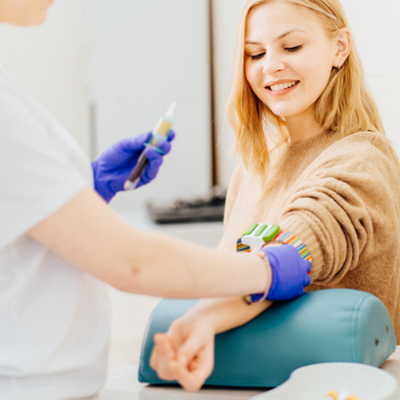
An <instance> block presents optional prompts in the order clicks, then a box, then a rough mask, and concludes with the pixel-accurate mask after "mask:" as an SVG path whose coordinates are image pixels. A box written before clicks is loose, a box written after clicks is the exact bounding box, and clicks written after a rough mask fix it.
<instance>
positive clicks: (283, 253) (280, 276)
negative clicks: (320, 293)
mask: <svg viewBox="0 0 400 400" xmlns="http://www.w3.org/2000/svg"><path fill="white" fill-rule="evenodd" d="M260 251H262V252H264V254H265V255H266V256H267V258H268V261H269V263H270V265H271V270H272V283H271V288H270V289H269V292H268V296H267V300H274V301H284V300H290V299H293V298H295V297H299V296H301V295H302V294H304V286H308V285H309V284H310V283H311V278H310V276H309V275H308V272H310V271H311V263H310V261H307V260H304V259H303V258H301V257H300V254H299V252H298V251H297V250H296V249H295V248H294V247H293V246H290V245H288V244H284V245H282V246H266V247H263V248H262V249H261V250H260ZM261 297H262V294H255V295H252V301H257V300H258V299H260V298H261Z"/></svg>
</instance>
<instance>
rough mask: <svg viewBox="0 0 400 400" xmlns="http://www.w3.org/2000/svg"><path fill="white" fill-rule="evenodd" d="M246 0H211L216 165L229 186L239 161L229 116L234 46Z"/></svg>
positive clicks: (224, 181)
mask: <svg viewBox="0 0 400 400" xmlns="http://www.w3.org/2000/svg"><path fill="white" fill-rule="evenodd" d="M243 3H244V0H212V7H213V65H214V96H215V99H214V101H215V114H216V115H215V123H216V138H217V168H218V180H219V184H221V185H223V186H225V187H227V186H228V184H229V181H230V178H231V175H232V172H233V170H234V168H235V165H236V159H235V157H234V155H233V153H232V151H231V147H232V143H233V138H234V135H233V130H232V128H231V127H230V125H229V123H228V121H227V119H226V108H227V100H228V96H229V91H230V86H231V73H232V66H233V56H234V46H235V41H236V28H237V23H238V18H239V12H240V9H241V7H242V5H243Z"/></svg>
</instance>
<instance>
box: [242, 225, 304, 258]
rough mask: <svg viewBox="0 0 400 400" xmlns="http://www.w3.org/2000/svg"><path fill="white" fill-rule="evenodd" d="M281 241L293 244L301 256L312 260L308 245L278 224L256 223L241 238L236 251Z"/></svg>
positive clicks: (247, 250) (249, 249) (248, 249)
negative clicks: (282, 229)
mask: <svg viewBox="0 0 400 400" xmlns="http://www.w3.org/2000/svg"><path fill="white" fill-rule="evenodd" d="M274 241H279V242H282V243H284V244H289V245H291V246H293V247H294V248H295V249H296V250H297V251H298V252H299V254H300V257H301V258H304V259H305V260H308V261H310V262H312V259H311V255H310V252H309V251H308V249H307V246H306V245H305V244H304V243H303V242H302V241H301V240H300V239H299V238H298V237H297V236H296V235H293V234H292V233H289V232H286V231H281V229H280V228H279V226H278V225H268V224H260V223H255V224H253V225H251V226H250V228H249V229H248V230H247V231H246V232H245V233H244V234H243V235H242V237H240V238H239V240H238V241H237V244H236V251H240V252H250V251H251V246H257V247H261V246H263V245H264V244H265V243H268V242H274Z"/></svg>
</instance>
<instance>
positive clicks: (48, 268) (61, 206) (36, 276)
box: [0, 0, 311, 400]
mask: <svg viewBox="0 0 400 400" xmlns="http://www.w3.org/2000/svg"><path fill="white" fill-rule="evenodd" d="M52 3H53V1H52V0H0V22H2V23H10V24H14V25H18V26H29V25H39V24H41V23H42V22H44V21H45V20H46V16H47V10H48V8H49V7H50V6H51V4H52ZM148 137H149V134H143V135H140V136H138V137H134V138H130V139H125V140H122V141H120V142H118V143H116V144H115V145H114V146H112V147H111V148H110V149H108V150H107V151H105V152H104V153H103V154H102V155H101V156H100V157H99V158H98V159H97V160H95V161H94V162H93V163H92V164H91V163H90V161H89V160H88V158H87V157H86V156H85V154H83V153H82V151H81V149H80V148H79V146H78V145H77V144H76V143H75V141H74V140H73V138H72V136H71V135H70V134H69V133H68V132H67V131H66V130H65V129H64V128H63V127H62V126H61V125H60V124H59V123H58V122H57V121H56V120H55V119H54V118H53V117H52V116H51V115H50V114H49V113H48V112H47V111H46V110H45V109H44V108H43V107H42V106H41V105H40V104H39V103H38V102H36V101H35V100H34V99H33V98H32V97H31V96H30V95H29V94H28V93H26V92H25V91H24V90H23V89H22V88H21V87H20V86H19V85H18V84H17V83H16V82H15V81H14V80H13V79H12V77H11V76H10V75H8V73H7V72H5V71H4V70H3V69H2V68H0V165H1V172H0V398H1V399H40V400H47V399H52V400H53V399H66V398H83V397H87V396H92V395H94V394H96V393H97V392H98V391H99V390H100V389H101V387H102V385H103V383H104V380H105V376H106V370H107V346H108V337H109V324H110V320H109V309H108V303H107V297H106V293H105V285H104V282H105V283H107V284H110V285H112V286H114V287H115V288H117V289H120V290H123V291H126V292H131V293H141V294H147V295H157V296H165V297H176V298H183V297H192V298H197V297H220V296H242V295H245V294H251V293H261V294H264V297H265V296H267V295H269V294H271V293H272V294H273V297H274V299H277V300H279V299H280V298H282V299H285V298H291V297H296V296H299V295H301V294H302V293H303V292H304V286H305V285H308V284H309V283H310V280H309V277H308V275H307V272H308V271H309V269H310V267H311V265H310V263H309V262H308V261H305V260H303V259H301V258H300V257H299V256H298V254H297V252H296V251H295V252H294V253H295V254H294V253H292V255H289V256H288V257H289V258H288V260H289V262H288V264H290V268H286V269H285V265H283V266H282V268H281V269H276V266H274V265H272V262H271V263H270V262H269V261H268V257H258V256H256V255H253V254H234V253H233V254H232V253H229V252H218V251H217V250H213V249H208V248H204V247H201V246H198V245H195V244H191V243H187V242H184V241H180V240H177V239H173V238H169V237H165V236H162V235H160V234H157V233H148V232H140V231H138V230H136V229H134V228H133V227H131V226H130V225H128V224H126V223H125V222H124V221H123V220H121V219H120V218H119V217H118V216H117V215H116V214H115V213H114V212H113V211H112V210H111V209H110V208H109V207H108V204H107V203H108V202H109V201H110V200H111V199H112V197H113V196H114V195H115V193H117V192H118V191H121V190H122V187H123V182H124V181H125V180H126V178H127V176H128V175H129V173H130V171H131V170H132V168H133V167H134V165H135V163H136V162H137V159H138V156H139V154H140V153H141V152H142V151H143V149H144V148H145V147H144V143H145V142H146V140H147V139H148ZM173 137H174V134H173V133H172V132H171V133H170V134H169V136H168V140H167V141H166V142H164V143H163V145H162V146H161V149H162V150H163V151H164V152H165V153H167V152H169V150H170V147H171V146H170V141H171V140H172V139H173ZM146 151H147V156H148V158H149V160H150V163H149V167H148V168H147V170H146V172H145V174H144V175H143V178H142V180H141V182H140V184H141V185H143V184H146V183H148V182H150V181H151V180H152V179H154V178H155V176H156V174H157V171H158V169H159V167H160V165H161V162H162V156H161V155H160V154H158V153H157V152H156V151H153V150H148V149H147V150H146ZM93 189H95V190H93ZM277 249H278V248H277ZM263 254H264V255H266V252H265V253H263ZM133 312H134V310H133ZM255 312H257V305H255Z"/></svg>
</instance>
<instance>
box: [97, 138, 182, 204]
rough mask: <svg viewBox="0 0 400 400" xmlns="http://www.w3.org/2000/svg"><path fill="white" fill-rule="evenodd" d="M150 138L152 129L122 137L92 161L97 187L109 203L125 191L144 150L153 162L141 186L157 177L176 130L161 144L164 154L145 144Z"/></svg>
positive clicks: (145, 172) (143, 176)
mask: <svg viewBox="0 0 400 400" xmlns="http://www.w3.org/2000/svg"><path fill="white" fill-rule="evenodd" d="M150 137H151V132H148V133H144V134H142V135H139V136H135V137H131V138H126V139H122V140H120V141H119V142H117V143H115V144H113V145H112V146H111V147H109V148H108V149H107V150H105V151H104V152H103V153H102V154H101V155H100V156H99V157H98V158H96V160H94V161H93V162H92V168H93V177H94V188H95V189H96V191H97V193H99V195H100V196H101V197H102V198H103V199H104V200H105V201H106V202H107V203H109V202H110V200H111V199H112V198H113V197H114V195H115V194H116V193H117V192H120V191H122V190H124V183H125V181H126V180H127V179H128V177H129V175H130V174H131V172H132V169H133V168H134V167H135V165H136V163H137V161H138V158H139V156H140V155H141V154H142V152H143V150H144V151H145V152H146V156H147V158H148V160H149V165H148V166H147V168H146V170H145V171H144V173H143V175H142V176H141V178H140V181H139V184H138V186H137V187H140V186H143V185H146V184H147V183H149V182H151V181H152V180H153V179H154V178H155V177H156V176H157V173H158V170H159V169H160V166H161V164H162V162H163V155H165V154H167V153H169V151H170V150H171V144H170V142H171V141H172V140H173V139H174V138H175V133H174V132H173V131H172V130H171V131H169V133H168V136H167V139H166V140H165V141H163V142H161V143H160V145H159V146H158V148H159V149H160V150H161V151H162V152H163V153H164V154H163V155H161V154H160V153H159V152H158V151H156V150H154V149H152V148H150V147H146V146H145V143H147V142H148V141H149V140H150Z"/></svg>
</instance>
